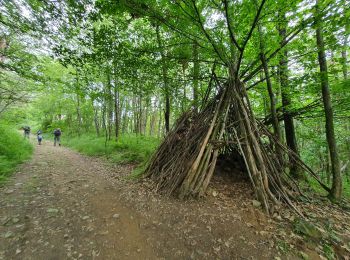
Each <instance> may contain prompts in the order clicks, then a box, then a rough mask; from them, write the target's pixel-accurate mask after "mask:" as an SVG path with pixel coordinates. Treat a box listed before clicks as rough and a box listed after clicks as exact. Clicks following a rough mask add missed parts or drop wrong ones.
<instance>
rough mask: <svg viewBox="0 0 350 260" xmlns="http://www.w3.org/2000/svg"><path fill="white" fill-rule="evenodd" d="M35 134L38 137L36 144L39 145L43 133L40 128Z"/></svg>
mask: <svg viewBox="0 0 350 260" xmlns="http://www.w3.org/2000/svg"><path fill="white" fill-rule="evenodd" d="M36 135H37V137H38V144H39V145H41V141H42V140H43V133H42V132H41V130H38V132H36Z"/></svg>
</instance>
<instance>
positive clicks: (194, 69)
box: [193, 41, 200, 110]
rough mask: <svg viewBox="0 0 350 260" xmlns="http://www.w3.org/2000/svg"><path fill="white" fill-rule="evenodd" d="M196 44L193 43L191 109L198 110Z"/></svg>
mask: <svg viewBox="0 0 350 260" xmlns="http://www.w3.org/2000/svg"><path fill="white" fill-rule="evenodd" d="M198 56H199V55H198V44H197V42H195V41H194V42H193V107H194V109H196V110H198V89H199V82H198V78H199V66H200V65H199V60H198Z"/></svg>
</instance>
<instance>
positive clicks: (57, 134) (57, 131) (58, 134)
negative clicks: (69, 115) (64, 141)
mask: <svg viewBox="0 0 350 260" xmlns="http://www.w3.org/2000/svg"><path fill="white" fill-rule="evenodd" d="M53 134H54V135H55V136H60V135H61V131H60V130H58V129H56V130H55V131H54V132H53Z"/></svg>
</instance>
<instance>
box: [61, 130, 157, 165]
mask: <svg viewBox="0 0 350 260" xmlns="http://www.w3.org/2000/svg"><path fill="white" fill-rule="evenodd" d="M62 144H64V145H67V146H69V147H72V148H73V149H75V150H77V151H79V152H81V153H83V154H86V155H89V156H106V157H107V158H108V159H109V160H111V161H112V162H118V163H143V162H145V161H147V160H148V158H149V157H150V156H151V154H152V153H153V151H154V150H155V148H156V147H157V145H158V144H159V140H158V139H156V138H154V137H145V136H136V135H123V136H121V137H120V141H118V142H115V141H112V140H111V141H106V139H105V137H96V135H93V134H84V135H81V136H75V137H68V136H63V137H62Z"/></svg>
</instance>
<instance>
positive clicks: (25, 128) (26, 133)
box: [23, 126, 30, 139]
mask: <svg viewBox="0 0 350 260" xmlns="http://www.w3.org/2000/svg"><path fill="white" fill-rule="evenodd" d="M23 130H24V138H28V139H29V134H30V127H29V126H25V127H23Z"/></svg>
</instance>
